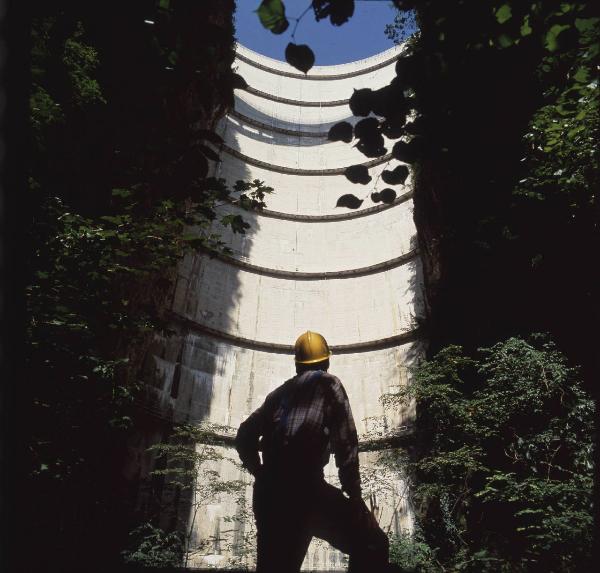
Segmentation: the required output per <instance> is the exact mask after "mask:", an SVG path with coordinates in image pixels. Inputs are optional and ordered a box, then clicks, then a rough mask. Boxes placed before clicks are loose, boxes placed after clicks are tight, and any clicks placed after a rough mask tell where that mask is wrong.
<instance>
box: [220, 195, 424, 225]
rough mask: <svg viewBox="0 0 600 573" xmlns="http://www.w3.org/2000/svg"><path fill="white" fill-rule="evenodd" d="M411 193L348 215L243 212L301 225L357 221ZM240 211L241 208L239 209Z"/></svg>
mask: <svg viewBox="0 0 600 573" xmlns="http://www.w3.org/2000/svg"><path fill="white" fill-rule="evenodd" d="M412 197H413V192H412V191H407V192H406V193H404V194H403V195H400V197H397V198H396V199H395V200H394V201H393V202H392V203H382V204H381V205H374V206H373V207H367V208H366V209H360V210H357V211H350V212H348V213H337V214H335V215H297V214H295V213H283V212H282V211H271V210H270V209H256V210H252V211H250V210H247V209H244V211H248V212H252V214H255V215H259V216H262V217H270V218H272V219H282V220H287V221H298V222H302V223H323V222H332V221H345V220H347V219H357V218H359V217H367V216H369V215H373V214H374V213H379V212H380V211H385V210H386V209H390V208H392V207H396V206H397V205H401V204H402V203H405V202H406V201H408V200H409V199H412ZM229 202H230V203H231V204H232V205H237V201H236V200H233V201H229ZM240 209H242V207H240Z"/></svg>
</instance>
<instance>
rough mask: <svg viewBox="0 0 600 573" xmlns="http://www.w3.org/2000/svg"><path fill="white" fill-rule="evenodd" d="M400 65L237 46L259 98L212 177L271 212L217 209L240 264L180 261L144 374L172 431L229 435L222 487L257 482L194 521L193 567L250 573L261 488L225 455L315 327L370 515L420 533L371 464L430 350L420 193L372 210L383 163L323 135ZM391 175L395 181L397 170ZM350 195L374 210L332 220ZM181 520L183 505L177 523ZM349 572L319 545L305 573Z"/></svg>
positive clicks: (215, 502)
mask: <svg viewBox="0 0 600 573" xmlns="http://www.w3.org/2000/svg"><path fill="white" fill-rule="evenodd" d="M401 52H402V48H393V49H392V50H389V51H387V52H384V53H382V54H379V55H377V56H374V57H371V58H368V59H366V60H362V61H359V62H353V63H351V64H344V65H338V66H327V67H315V68H313V69H312V70H311V71H310V73H308V75H306V76H305V75H304V74H299V73H297V72H296V71H295V70H293V68H291V67H290V66H288V65H287V64H284V63H282V62H279V61H276V60H272V59H270V58H267V57H264V56H261V55H259V54H257V53H254V52H252V51H250V50H248V49H247V48H244V47H243V46H238V47H237V58H236V62H235V65H236V66H237V67H238V73H240V74H241V75H242V76H243V77H244V78H245V80H246V81H247V83H248V85H249V88H248V89H247V90H244V91H241V90H237V91H236V100H235V109H234V110H233V111H232V112H231V113H230V114H229V115H228V116H227V117H225V118H224V119H223V120H222V121H221V123H220V124H219V126H218V131H219V132H220V134H221V135H222V136H223V139H224V141H225V144H224V145H223V147H222V149H221V150H220V156H221V160H222V161H221V163H220V164H219V167H218V169H217V173H216V176H218V177H222V178H224V179H225V180H227V181H228V182H229V183H230V184H233V183H235V181H236V180H238V179H244V180H254V179H260V180H262V181H264V182H265V183H266V184H267V185H269V186H271V187H273V188H274V190H275V191H274V193H273V194H272V195H270V196H268V197H267V210H266V211H264V212H262V213H252V214H250V213H246V212H244V211H241V210H240V209H239V208H238V207H236V206H235V205H233V204H227V205H224V206H223V207H221V208H222V209H223V212H224V213H225V212H227V211H230V212H234V213H240V214H242V215H243V216H244V217H245V219H246V220H247V221H248V222H249V223H250V224H251V229H249V230H248V232H247V233H246V234H245V235H239V234H232V233H229V232H225V233H224V234H223V239H224V241H225V242H226V243H227V244H228V245H229V246H230V248H231V249H232V251H233V254H232V255H230V256H226V257H225V256H224V257H217V258H209V257H208V256H206V255H203V254H201V253H198V254H195V255H193V256H188V257H186V258H185V260H184V261H183V262H182V263H181V265H180V268H179V271H178V281H177V285H176V289H175V293H174V299H173V302H172V311H173V324H172V329H173V331H174V332H175V333H174V334H173V335H171V336H170V337H168V338H161V337H157V338H156V340H155V344H154V346H153V348H152V350H151V352H150V353H149V355H148V356H147V359H146V365H145V368H144V378H145V380H146V381H147V382H148V383H149V384H148V390H149V392H150V394H151V400H152V402H153V404H154V407H155V408H156V409H157V410H160V411H162V412H167V413H168V415H169V416H171V417H172V419H173V420H175V421H177V422H191V423H203V422H207V423H214V424H219V425H220V426H222V427H225V429H223V428H221V429H220V432H222V433H223V434H224V436H223V445H222V446H219V449H220V450H221V451H222V453H223V456H224V459H223V460H220V461H216V462H214V467H213V469H214V470H216V471H217V472H218V474H219V475H220V477H221V479H228V480H244V481H245V482H246V483H247V487H246V492H245V496H246V505H245V506H244V504H243V503H240V502H239V500H236V499H235V496H227V495H225V494H224V495H222V496H221V497H219V498H218V499H216V498H215V499H211V500H209V501H208V502H207V503H206V504H204V505H203V506H202V508H201V509H200V511H199V512H198V513H197V515H196V518H195V521H194V525H193V528H192V529H193V534H192V540H191V545H190V550H191V551H190V554H189V561H188V566H189V567H226V566H233V565H248V566H250V567H251V566H252V563H253V553H252V549H253V536H252V533H253V529H254V524H253V521H252V518H251V516H250V517H249V516H248V514H245V513H244V511H247V509H248V501H249V500H250V499H251V477H250V476H249V475H248V474H246V473H244V472H243V471H242V470H240V469H239V468H238V467H236V466H235V465H234V464H233V463H231V462H228V461H227V458H232V459H235V458H236V456H235V450H233V449H232V448H231V446H230V445H229V446H228V444H230V443H231V436H233V435H234V434H235V429H236V428H237V426H238V425H239V424H240V423H241V422H242V421H243V420H244V419H245V418H246V417H247V416H248V414H250V413H251V412H252V411H253V410H254V409H255V408H257V407H258V406H259V405H260V404H261V403H262V401H263V400H264V398H265V396H266V395H267V394H268V393H269V392H270V391H271V390H273V389H274V388H275V387H277V386H278V385H279V384H281V383H282V382H283V381H285V380H286V379H288V378H289V377H291V376H292V375H293V374H294V363H293V356H292V345H293V343H294V341H295V339H296V338H297V336H298V335H299V334H301V333H302V332H304V331H306V330H308V329H310V330H315V331H318V332H320V333H322V334H323V335H324V336H325V338H326V339H327V340H328V342H329V343H330V345H331V346H332V350H333V356H332V358H331V369H330V371H331V372H332V373H333V374H335V375H336V376H338V377H339V378H340V379H341V380H342V382H343V384H344V385H345V388H346V390H347V392H348V396H349V399H350V403H351V406H352V409H353V413H354V418H355V421H356V425H357V428H358V432H359V437H360V440H361V450H362V453H361V464H362V468H361V469H362V471H363V474H364V497H365V499H366V500H367V503H369V504H370V505H371V506H372V507H374V508H375V509H376V513H377V515H378V517H379V521H380V524H381V525H382V527H384V529H386V530H388V531H390V532H391V533H397V532H399V531H400V530H401V529H405V530H406V529H409V530H410V529H411V527H412V513H411V508H410V503H409V498H408V495H407V491H406V485H405V483H404V481H403V479H402V476H401V475H399V474H398V473H394V472H390V471H387V472H386V471H384V470H382V469H378V467H377V457H378V452H377V451H375V450H380V449H381V448H382V447H383V446H384V445H385V444H388V443H389V442H388V441H387V440H388V439H389V438H391V439H392V442H393V439H394V438H398V437H402V436H403V435H405V434H407V433H408V432H409V431H410V427H411V424H412V422H413V418H414V408H413V407H410V406H409V407H404V408H399V407H395V408H394V409H393V410H386V409H384V408H383V406H382V404H381V402H380V400H379V399H380V397H381V395H382V394H384V393H387V392H393V391H394V390H396V389H398V388H399V387H400V386H402V385H405V384H407V383H408V372H407V366H409V365H410V364H411V363H412V362H413V361H414V360H415V359H416V358H417V357H418V356H419V354H420V352H421V346H422V342H421V339H420V336H419V333H418V331H417V328H416V326H417V325H416V321H415V319H416V318H417V317H418V316H420V315H422V313H423V309H422V307H423V302H422V296H421V283H422V280H421V271H420V260H419V257H418V253H417V249H416V235H415V227H414V223H413V217H412V195H411V185H412V181H411V177H410V176H409V178H408V179H407V181H406V182H405V185H404V186H400V185H399V186H397V187H396V188H395V190H396V193H397V197H398V198H397V199H396V201H395V202H394V203H393V204H391V205H387V204H382V203H377V204H376V203H373V202H372V201H371V199H370V195H371V193H372V192H373V191H381V190H382V189H383V188H385V187H386V185H385V184H384V183H383V182H381V181H380V178H379V174H380V172H381V171H382V170H383V169H384V167H386V165H387V163H388V159H385V161H382V160H380V159H377V160H369V159H367V158H365V156H364V155H362V154H361V153H360V152H359V151H358V150H357V149H356V148H354V147H353V146H351V145H348V144H345V143H343V142H329V141H328V140H327V137H326V136H327V132H328V130H329V128H330V127H331V125H333V124H334V123H336V122H338V121H349V122H351V123H356V121H357V118H354V117H353V116H352V114H351V112H350V109H349V107H348V103H347V102H348V99H349V98H350V96H351V95H352V92H353V89H361V88H365V87H369V88H379V87H382V86H384V85H386V84H388V83H389V81H390V80H391V79H392V78H393V77H394V62H395V59H396V58H397V57H399V56H401ZM392 145H393V142H391V141H386V146H387V147H388V149H391V147H392ZM358 163H363V164H367V163H368V164H369V165H371V166H370V168H369V171H370V174H371V176H372V181H371V183H370V184H369V185H366V186H358V185H352V184H351V183H350V182H349V181H348V180H347V179H346V177H345V176H344V175H343V172H344V169H345V168H346V167H348V166H350V165H354V164H358ZM392 163H393V164H390V165H389V168H393V167H395V166H396V164H398V162H395V161H393V160H392ZM346 193H354V194H358V195H361V198H362V196H364V197H365V200H364V201H363V203H362V205H361V207H360V208H359V209H358V210H356V211H352V210H348V209H346V208H336V206H335V205H336V201H337V199H338V198H339V197H340V196H341V195H343V194H346ZM215 231H216V232H221V233H223V230H222V229H218V228H215ZM198 447H199V448H200V447H202V445H199V446H198ZM336 473H337V472H336V468H335V465H334V463H333V460H332V461H331V462H330V464H329V465H328V466H327V468H326V475H327V477H328V479H329V480H330V481H332V482H333V483H337V476H336ZM186 512H190V509H189V507H185V504H183V505H181V504H180V507H179V513H180V517H181V516H184V517H185V516H186V515H187V513H186ZM232 518H233V519H232ZM345 564H346V560H345V557H344V556H343V555H341V554H340V553H338V552H337V551H335V550H333V549H332V548H329V547H327V546H326V545H325V544H323V543H322V542H318V541H317V540H314V541H313V543H312V545H311V547H310V549H309V551H308V554H307V557H306V560H305V563H304V568H306V569H310V570H315V571H332V570H345Z"/></svg>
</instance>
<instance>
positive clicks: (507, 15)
mask: <svg viewBox="0 0 600 573" xmlns="http://www.w3.org/2000/svg"><path fill="white" fill-rule="evenodd" d="M511 18H512V8H511V7H510V4H502V6H500V8H498V10H496V20H498V23H499V24H504V22H508V21H509V20H510V19H511Z"/></svg>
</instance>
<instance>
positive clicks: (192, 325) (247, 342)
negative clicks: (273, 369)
mask: <svg viewBox="0 0 600 573" xmlns="http://www.w3.org/2000/svg"><path fill="white" fill-rule="evenodd" d="M167 314H168V315H169V316H170V317H171V318H172V319H173V320H175V321H176V322H178V323H180V324H182V325H184V326H186V327H187V328H189V329H190V330H192V331H196V332H198V333H202V334H207V335H209V336H211V337H213V338H216V339H219V340H224V341H226V342H231V343H233V344H234V345H235V346H240V347H242V348H248V349H250V350H261V351H264V352H273V353H275V354H289V355H293V354H294V346H293V345H292V344H279V343H276V342H263V341H260V340H252V339H251V338H245V337H243V336H237V335H235V334H229V333H228V332H223V331H222V330H217V329H216V328H211V327H210V326H205V325H204V324H201V323H199V322H197V321H195V320H193V319H191V318H188V317H187V316H184V315H182V314H179V313H178V312H175V311H169V312H168V313H167ZM422 335H423V328H422V327H417V328H413V329H412V330H407V331H406V332H402V333H401V334H396V335H394V336H389V337H387V338H379V339H377V340H369V341H367V342H355V343H353V344H338V345H330V347H329V348H330V349H331V351H332V352H333V353H334V354H354V353H356V352H369V351H371V350H383V349H385V348H393V347H394V346H400V345H402V344H408V343H410V342H416V341H417V340H420V339H421V337H422Z"/></svg>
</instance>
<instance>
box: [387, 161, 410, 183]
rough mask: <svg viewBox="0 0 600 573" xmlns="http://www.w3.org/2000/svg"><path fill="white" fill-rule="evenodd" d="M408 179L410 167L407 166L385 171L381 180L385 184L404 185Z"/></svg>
mask: <svg viewBox="0 0 600 573" xmlns="http://www.w3.org/2000/svg"><path fill="white" fill-rule="evenodd" d="M407 177H408V167H406V165H398V167H396V168H395V169H392V170H391V171H388V170H384V171H383V172H382V173H381V178H382V179H383V181H384V183H387V184H388V185H404V182H405V181H406V178H407Z"/></svg>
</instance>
